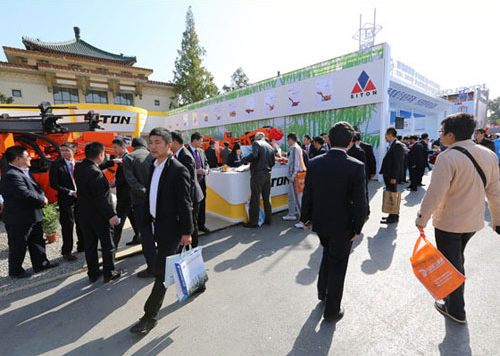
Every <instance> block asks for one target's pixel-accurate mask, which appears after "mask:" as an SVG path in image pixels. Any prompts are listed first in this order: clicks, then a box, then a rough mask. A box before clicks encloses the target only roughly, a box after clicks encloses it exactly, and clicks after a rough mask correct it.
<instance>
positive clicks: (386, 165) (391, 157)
mask: <svg viewBox="0 0 500 356" xmlns="http://www.w3.org/2000/svg"><path fill="white" fill-rule="evenodd" d="M396 136H397V131H396V129H395V128H394V127H389V128H388V129H387V131H386V133H385V141H386V142H387V143H388V144H389V148H388V150H387V153H386V154H385V156H384V160H383V161H382V167H381V168H380V174H382V175H383V176H384V183H385V186H386V189H387V190H388V191H390V192H397V191H398V180H399V178H400V176H401V172H402V169H403V168H402V167H403V165H404V160H405V149H404V147H403V144H402V143H401V142H399V141H398V139H397V138H396ZM398 221H399V215H396V214H389V216H388V217H384V218H382V221H381V222H380V223H382V224H392V223H395V222H398Z"/></svg>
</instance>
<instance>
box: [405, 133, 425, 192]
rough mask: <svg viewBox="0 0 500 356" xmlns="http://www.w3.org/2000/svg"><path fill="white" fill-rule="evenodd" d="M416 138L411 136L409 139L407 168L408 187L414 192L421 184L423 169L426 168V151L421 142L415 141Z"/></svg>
mask: <svg viewBox="0 0 500 356" xmlns="http://www.w3.org/2000/svg"><path fill="white" fill-rule="evenodd" d="M417 140H418V137H417V136H415V135H413V136H411V137H410V145H411V148H410V152H408V168H409V169H410V185H409V187H408V189H409V190H411V191H416V190H417V188H418V186H419V185H420V184H421V183H422V177H423V176H424V172H425V167H426V166H427V150H426V148H425V147H424V146H423V144H422V142H421V141H417Z"/></svg>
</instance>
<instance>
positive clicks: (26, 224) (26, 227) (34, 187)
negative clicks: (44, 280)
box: [1, 146, 58, 278]
mask: <svg viewBox="0 0 500 356" xmlns="http://www.w3.org/2000/svg"><path fill="white" fill-rule="evenodd" d="M4 156H5V159H6V160H7V162H8V164H9V165H8V168H7V169H6V171H4V172H3V174H2V181H1V188H2V189H1V192H2V196H3V199H4V209H3V221H4V223H5V230H7V239H8V242H9V276H10V277H11V278H27V277H29V276H30V274H28V273H27V272H26V271H25V270H24V268H23V261H24V257H25V256H26V247H27V248H28V251H29V253H30V258H31V265H32V266H33V272H35V273H38V272H41V271H43V270H45V269H48V268H52V267H56V266H57V265H58V263H57V262H49V260H48V259H47V255H46V254H45V240H44V239H43V230H42V215H43V213H42V207H43V206H45V205H47V204H48V200H47V198H46V197H45V194H44V193H43V191H42V188H40V186H39V185H38V183H37V182H36V181H35V179H34V178H33V176H32V175H31V173H30V171H29V168H30V167H31V158H30V156H29V154H28V152H27V151H26V148H24V147H22V146H12V147H9V148H8V149H7V150H6V151H5V154H4Z"/></svg>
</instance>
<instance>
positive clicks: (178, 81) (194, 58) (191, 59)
mask: <svg viewBox="0 0 500 356" xmlns="http://www.w3.org/2000/svg"><path fill="white" fill-rule="evenodd" d="M177 54H178V57H177V58H176V59H175V70H174V80H173V82H174V84H175V88H174V94H175V96H174V99H176V102H177V104H175V103H174V104H173V105H172V104H171V106H184V105H187V104H191V103H194V102H197V101H199V100H203V99H206V98H210V97H212V96H215V95H217V94H218V93H219V91H218V89H217V86H216V85H215V83H214V77H213V76H212V74H211V73H210V72H209V71H208V70H207V69H206V68H205V67H203V66H202V65H201V60H202V57H203V56H205V54H206V51H205V49H204V48H203V47H201V46H200V43H199V40H198V35H197V34H196V31H195V27H194V17H193V12H192V11H191V6H190V7H189V9H188V11H187V13H186V30H185V31H184V33H183V34H182V44H181V49H180V50H178V51H177Z"/></svg>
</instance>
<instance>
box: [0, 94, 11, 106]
mask: <svg viewBox="0 0 500 356" xmlns="http://www.w3.org/2000/svg"><path fill="white" fill-rule="evenodd" d="M13 102H14V98H12V97H10V96H7V95H4V94H2V93H0V104H12V103H13Z"/></svg>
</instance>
